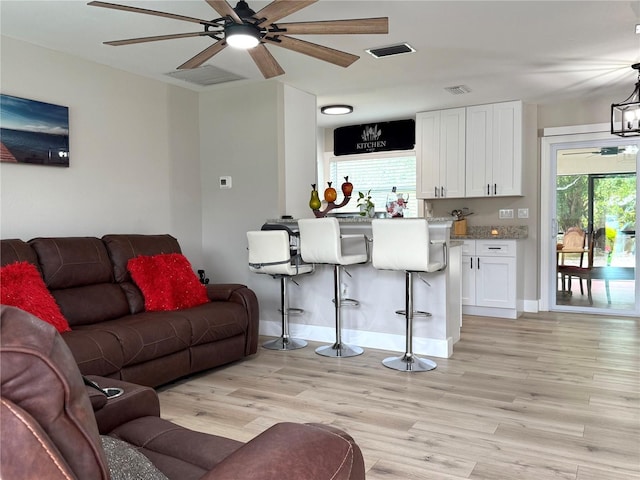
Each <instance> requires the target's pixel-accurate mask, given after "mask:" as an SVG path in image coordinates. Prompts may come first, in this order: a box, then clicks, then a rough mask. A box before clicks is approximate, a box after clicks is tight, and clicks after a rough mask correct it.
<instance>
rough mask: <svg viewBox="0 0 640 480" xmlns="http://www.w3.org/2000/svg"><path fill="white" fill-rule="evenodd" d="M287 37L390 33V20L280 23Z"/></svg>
mask: <svg viewBox="0 0 640 480" xmlns="http://www.w3.org/2000/svg"><path fill="white" fill-rule="evenodd" d="M278 28H279V29H283V30H285V32H283V33H285V34H287V35H305V34H311V35H343V34H358V33H389V19H388V18H387V17H379V18H359V19H354V20H327V21H320V22H297V23H279V24H278Z"/></svg>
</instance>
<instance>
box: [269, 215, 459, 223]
mask: <svg viewBox="0 0 640 480" xmlns="http://www.w3.org/2000/svg"><path fill="white" fill-rule="evenodd" d="M329 217H331V215H329ZM335 218H337V219H338V223H346V224H358V223H360V224H367V223H371V221H372V220H374V219H373V218H368V217H360V216H353V217H339V216H336V217H335ZM298 220H299V219H297V218H277V219H275V218H270V219H268V220H267V223H280V224H283V225H290V224H294V223H298ZM395 220H397V221H402V218H397V219H395ZM426 220H427V221H428V222H433V223H439V222H453V220H455V219H454V217H432V218H427V219H426Z"/></svg>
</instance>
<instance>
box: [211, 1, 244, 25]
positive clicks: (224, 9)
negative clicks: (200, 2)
mask: <svg viewBox="0 0 640 480" xmlns="http://www.w3.org/2000/svg"><path fill="white" fill-rule="evenodd" d="M207 3H208V4H209V5H211V8H213V9H214V10H215V11H216V12H218V14H219V15H220V16H222V17H227V16H229V17H231V18H232V19H233V21H234V22H236V23H242V19H241V18H240V17H239V16H238V14H237V13H236V11H235V10H234V9H233V8H231V5H229V4H228V3H227V2H226V1H225V0H207Z"/></svg>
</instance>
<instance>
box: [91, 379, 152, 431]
mask: <svg viewBox="0 0 640 480" xmlns="http://www.w3.org/2000/svg"><path fill="white" fill-rule="evenodd" d="M87 378H89V379H90V380H92V381H94V382H96V383H97V384H98V385H100V387H101V388H107V387H116V388H122V389H123V390H124V393H123V394H122V395H120V396H119V397H113V398H109V399H108V400H107V403H106V405H104V406H103V407H102V408H100V409H99V410H97V411H95V412H94V413H95V416H96V422H97V423H98V430H99V431H100V434H101V435H106V434H108V433H109V432H111V431H112V430H114V429H115V428H116V427H119V426H120V425H123V424H125V423H127V422H130V421H131V420H134V419H136V418H140V417H159V416H160V401H159V400H158V394H157V393H156V391H155V390H154V389H153V388H150V387H145V386H142V385H136V384H135V383H129V382H123V381H122V380H116V379H114V378H105V377H99V376H97V375H87Z"/></svg>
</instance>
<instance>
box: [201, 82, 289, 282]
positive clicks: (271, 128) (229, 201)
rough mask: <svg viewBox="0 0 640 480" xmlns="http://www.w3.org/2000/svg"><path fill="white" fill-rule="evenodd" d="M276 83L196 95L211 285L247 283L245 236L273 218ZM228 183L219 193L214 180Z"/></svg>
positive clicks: (276, 184)
mask: <svg viewBox="0 0 640 480" xmlns="http://www.w3.org/2000/svg"><path fill="white" fill-rule="evenodd" d="M277 99H278V84H277V83H276V82H260V83H257V84H253V85H245V86H239V87H230V88H224V89H221V90H216V91H212V92H206V93H202V94H201V96H200V155H201V160H200V161H201V172H202V173H201V176H202V180H201V181H202V235H203V252H204V255H205V260H204V263H205V265H206V266H207V275H208V276H209V278H211V281H212V282H236V283H246V282H247V280H248V277H249V268H248V266H247V250H246V248H247V237H246V232H247V231H248V230H252V229H258V230H259V229H260V226H261V225H262V224H263V223H264V221H265V220H266V219H267V218H274V217H276V216H277V215H278V187H279V182H278V135H277V129H278V102H277ZM221 176H230V177H231V178H232V188H231V189H220V188H219V186H218V181H219V177H221Z"/></svg>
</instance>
